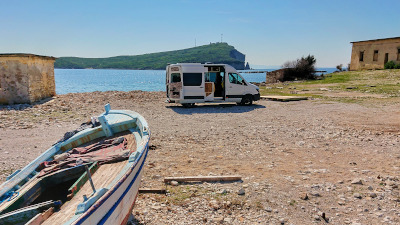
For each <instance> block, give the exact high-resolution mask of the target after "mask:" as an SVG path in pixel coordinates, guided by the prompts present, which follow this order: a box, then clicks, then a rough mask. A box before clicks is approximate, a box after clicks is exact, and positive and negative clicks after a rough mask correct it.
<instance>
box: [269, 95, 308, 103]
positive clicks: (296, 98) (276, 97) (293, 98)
mask: <svg viewBox="0 0 400 225" xmlns="http://www.w3.org/2000/svg"><path fill="white" fill-rule="evenodd" d="M261 98H262V99H269V100H273V101H281V102H288V101H300V100H307V99H308V97H304V96H280V95H268V96H267V95H263V96H261Z"/></svg>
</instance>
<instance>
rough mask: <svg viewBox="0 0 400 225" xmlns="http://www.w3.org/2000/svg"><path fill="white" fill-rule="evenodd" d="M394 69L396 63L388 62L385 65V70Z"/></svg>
mask: <svg viewBox="0 0 400 225" xmlns="http://www.w3.org/2000/svg"><path fill="white" fill-rule="evenodd" d="M395 67H396V63H395V62H394V61H389V62H387V63H385V66H384V68H385V70H386V69H394V68H395Z"/></svg>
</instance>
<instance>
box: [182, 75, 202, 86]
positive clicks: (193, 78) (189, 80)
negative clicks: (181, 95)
mask: <svg viewBox="0 0 400 225" xmlns="http://www.w3.org/2000/svg"><path fill="white" fill-rule="evenodd" d="M202 83H203V74H202V73H183V86H200V85H201V84H202Z"/></svg>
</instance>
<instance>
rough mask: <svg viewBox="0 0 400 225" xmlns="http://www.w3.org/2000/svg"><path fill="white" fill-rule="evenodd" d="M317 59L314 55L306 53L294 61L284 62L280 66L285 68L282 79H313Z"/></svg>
mask: <svg viewBox="0 0 400 225" xmlns="http://www.w3.org/2000/svg"><path fill="white" fill-rule="evenodd" d="M316 62H317V60H316V59H315V57H314V56H312V55H308V56H307V57H301V58H300V59H297V60H294V61H288V62H285V63H284V64H283V65H282V68H284V69H285V72H284V74H283V78H282V81H291V80H296V79H306V80H307V79H315V78H316V76H315V63H316Z"/></svg>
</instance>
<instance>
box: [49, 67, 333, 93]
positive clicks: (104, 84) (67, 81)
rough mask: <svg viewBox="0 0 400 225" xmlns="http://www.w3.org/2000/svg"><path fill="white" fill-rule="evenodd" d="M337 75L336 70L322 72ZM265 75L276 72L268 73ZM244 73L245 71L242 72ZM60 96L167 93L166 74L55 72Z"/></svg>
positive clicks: (255, 78)
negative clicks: (136, 92)
mask: <svg viewBox="0 0 400 225" xmlns="http://www.w3.org/2000/svg"><path fill="white" fill-rule="evenodd" d="M318 70H327V71H328V73H329V72H333V71H334V70H335V69H334V68H318ZM262 71H273V69H265V70H262ZM240 72H241V71H240ZM54 74H55V80H56V92H57V94H68V93H80V92H93V91H132V90H142V91H165V70H98V69H93V70H92V69H55V70H54ZM241 74H242V76H243V77H244V78H245V79H246V80H247V81H249V82H259V83H260V82H264V81H265V73H241Z"/></svg>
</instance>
